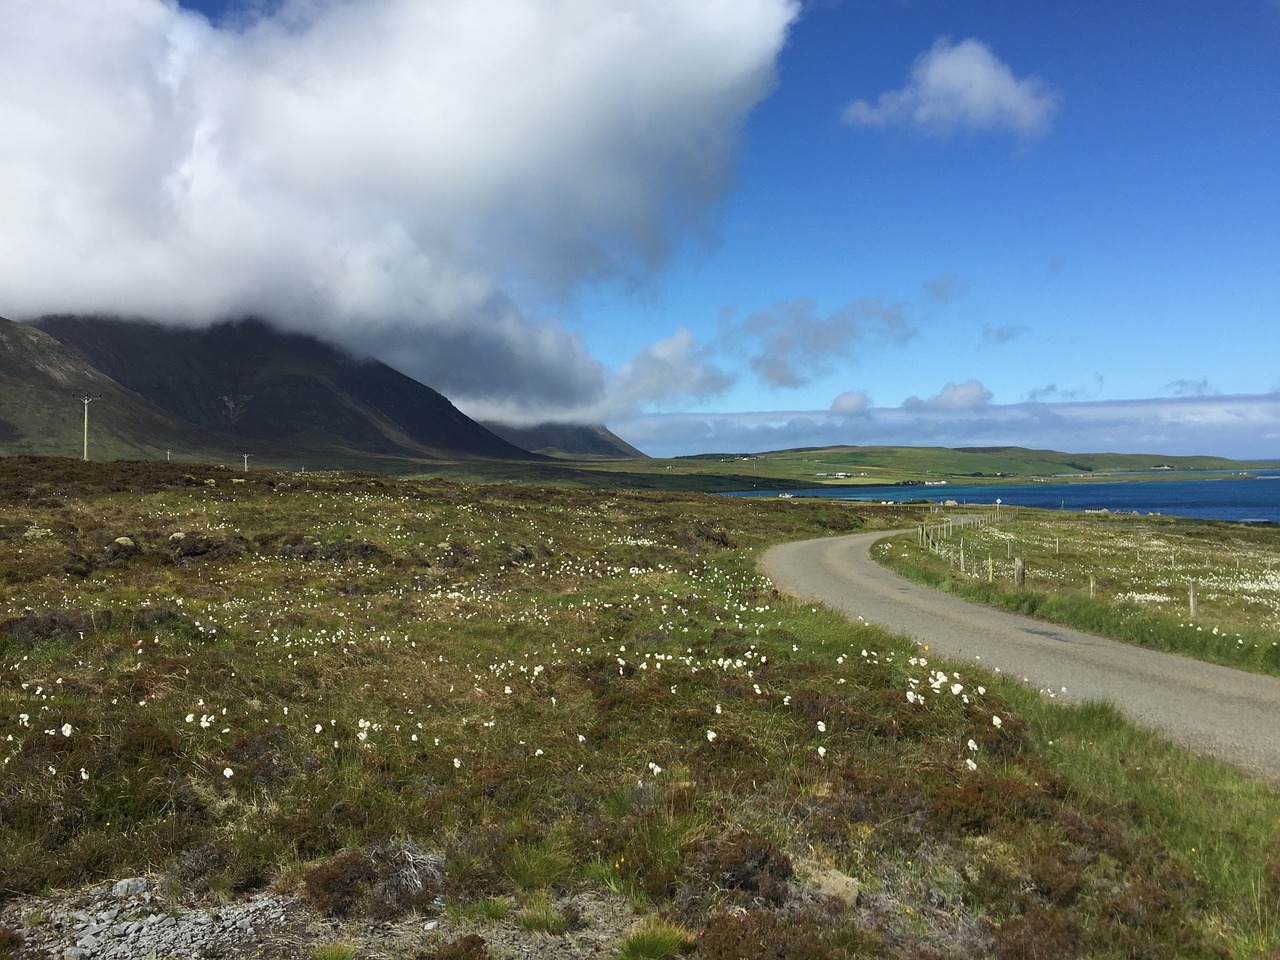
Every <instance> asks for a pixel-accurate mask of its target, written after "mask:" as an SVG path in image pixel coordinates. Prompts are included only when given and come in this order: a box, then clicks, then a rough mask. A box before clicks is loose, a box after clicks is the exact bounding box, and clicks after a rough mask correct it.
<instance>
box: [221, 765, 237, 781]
mask: <svg viewBox="0 0 1280 960" xmlns="http://www.w3.org/2000/svg"><path fill="white" fill-rule="evenodd" d="M222 775H223V776H224V777H226V778H227V779H228V780H230V779H231V778H232V777H234V776H235V775H236V772H235V771H234V770H232V769H231V768H230V767H223V768H222Z"/></svg>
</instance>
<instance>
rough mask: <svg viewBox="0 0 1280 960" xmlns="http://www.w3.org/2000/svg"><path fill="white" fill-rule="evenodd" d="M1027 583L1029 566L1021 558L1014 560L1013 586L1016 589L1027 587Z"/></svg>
mask: <svg viewBox="0 0 1280 960" xmlns="http://www.w3.org/2000/svg"><path fill="white" fill-rule="evenodd" d="M1026 583H1027V565H1026V564H1025V563H1023V562H1022V558H1021V557H1014V558H1013V585H1014V586H1015V587H1023V586H1026Z"/></svg>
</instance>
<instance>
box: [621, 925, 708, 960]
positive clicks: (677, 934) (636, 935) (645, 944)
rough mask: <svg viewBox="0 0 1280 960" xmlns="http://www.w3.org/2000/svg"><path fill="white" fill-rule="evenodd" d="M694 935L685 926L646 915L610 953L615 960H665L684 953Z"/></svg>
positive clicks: (694, 942)
mask: <svg viewBox="0 0 1280 960" xmlns="http://www.w3.org/2000/svg"><path fill="white" fill-rule="evenodd" d="M697 943H698V936H697V934H696V933H695V932H693V931H692V930H689V929H688V928H687V927H683V926H681V925H680V924H678V923H673V922H672V921H670V920H667V919H665V918H663V917H660V916H657V915H654V914H650V915H648V916H646V917H642V918H640V919H639V920H637V921H636V923H635V925H634V926H632V928H631V929H630V930H628V931H627V934H626V936H625V937H624V938H623V940H622V943H620V944H619V945H618V947H617V950H616V951H615V953H614V956H615V958H616V960H669V958H671V957H674V956H677V955H679V954H681V953H688V952H689V951H691V950H692V949H693V948H694V947H695V946H697Z"/></svg>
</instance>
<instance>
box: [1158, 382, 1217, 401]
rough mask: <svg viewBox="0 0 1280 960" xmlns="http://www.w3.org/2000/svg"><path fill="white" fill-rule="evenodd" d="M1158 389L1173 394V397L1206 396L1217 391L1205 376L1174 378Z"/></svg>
mask: <svg viewBox="0 0 1280 960" xmlns="http://www.w3.org/2000/svg"><path fill="white" fill-rule="evenodd" d="M1160 389H1161V390H1163V391H1164V392H1165V393H1171V394H1173V395H1174V396H1175V397H1207V396H1212V395H1213V394H1216V393H1217V392H1218V391H1217V390H1216V389H1215V388H1214V386H1213V385H1212V384H1211V383H1209V379H1208V378H1207V377H1201V378H1200V379H1199V380H1174V381H1172V382H1171V383H1166V384H1165V385H1164V386H1163V387H1161V388H1160Z"/></svg>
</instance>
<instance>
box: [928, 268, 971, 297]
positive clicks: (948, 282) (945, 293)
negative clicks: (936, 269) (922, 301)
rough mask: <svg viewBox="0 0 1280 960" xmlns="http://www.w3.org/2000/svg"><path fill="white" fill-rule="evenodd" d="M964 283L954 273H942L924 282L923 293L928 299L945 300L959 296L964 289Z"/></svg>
mask: <svg viewBox="0 0 1280 960" xmlns="http://www.w3.org/2000/svg"><path fill="white" fill-rule="evenodd" d="M965 287H966V284H965V282H964V281H963V280H962V279H960V277H958V276H956V275H955V274H954V273H944V274H943V275H942V276H938V277H933V278H932V279H929V280H926V281H925V282H924V292H925V295H926V296H927V297H928V298H929V299H930V300H937V301H940V302H944V303H945V302H947V301H950V300H955V299H957V298H959V297H960V296H961V295H962V294H963V293H964V291H965Z"/></svg>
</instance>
